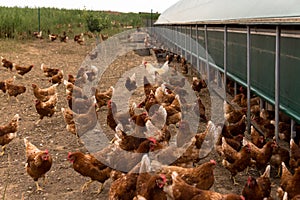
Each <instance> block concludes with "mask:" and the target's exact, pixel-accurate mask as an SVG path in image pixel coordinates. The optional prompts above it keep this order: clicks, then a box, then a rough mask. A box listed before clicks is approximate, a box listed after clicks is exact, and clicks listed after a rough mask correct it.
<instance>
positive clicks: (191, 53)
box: [188, 25, 193, 75]
mask: <svg viewBox="0 0 300 200" xmlns="http://www.w3.org/2000/svg"><path fill="white" fill-rule="evenodd" d="M190 58H191V61H190V62H191V64H192V66H193V48H192V25H190ZM191 71H192V68H191V69H190V70H189V71H188V74H189V75H191V74H192V72H191Z"/></svg>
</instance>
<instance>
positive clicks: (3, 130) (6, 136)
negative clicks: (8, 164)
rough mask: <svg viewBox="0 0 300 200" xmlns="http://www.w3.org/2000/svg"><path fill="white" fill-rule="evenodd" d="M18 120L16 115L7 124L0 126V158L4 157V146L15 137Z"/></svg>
mask: <svg viewBox="0 0 300 200" xmlns="http://www.w3.org/2000/svg"><path fill="white" fill-rule="evenodd" d="M19 120H20V117H19V114H16V115H15V116H14V117H13V118H12V119H11V121H10V122H9V123H7V124H5V125H2V126H0V145H1V146H2V152H1V153H0V156H3V155H4V153H5V148H6V145H7V144H9V143H10V142H11V141H12V140H13V139H14V138H16V137H17V131H18V128H19Z"/></svg>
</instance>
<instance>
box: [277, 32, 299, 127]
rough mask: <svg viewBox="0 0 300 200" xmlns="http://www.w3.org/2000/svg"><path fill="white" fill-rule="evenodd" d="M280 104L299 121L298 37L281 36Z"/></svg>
mask: <svg viewBox="0 0 300 200" xmlns="http://www.w3.org/2000/svg"><path fill="white" fill-rule="evenodd" d="M280 65H281V71H280V79H281V80H280V104H281V105H283V107H285V108H283V109H285V110H286V111H288V112H290V114H291V115H295V116H297V117H298V122H300V78H299V75H300V39H297V38H286V37H282V38H281V57H280Z"/></svg>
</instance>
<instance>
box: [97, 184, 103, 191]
mask: <svg viewBox="0 0 300 200" xmlns="http://www.w3.org/2000/svg"><path fill="white" fill-rule="evenodd" d="M102 190H103V184H102V183H100V186H99V188H98V190H97V194H100V193H101V192H102Z"/></svg>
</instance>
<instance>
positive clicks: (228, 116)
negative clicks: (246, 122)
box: [224, 108, 247, 123]
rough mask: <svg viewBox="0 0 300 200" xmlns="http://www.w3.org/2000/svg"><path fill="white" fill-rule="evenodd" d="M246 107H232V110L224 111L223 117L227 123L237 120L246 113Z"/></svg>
mask: <svg viewBox="0 0 300 200" xmlns="http://www.w3.org/2000/svg"><path fill="white" fill-rule="evenodd" d="M246 111H247V108H240V109H234V110H233V111H232V112H229V113H226V112H225V113H224V118H225V120H226V121H227V122H229V123H236V122H238V121H239V120H240V119H241V118H243V116H244V115H245V114H246Z"/></svg>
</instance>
